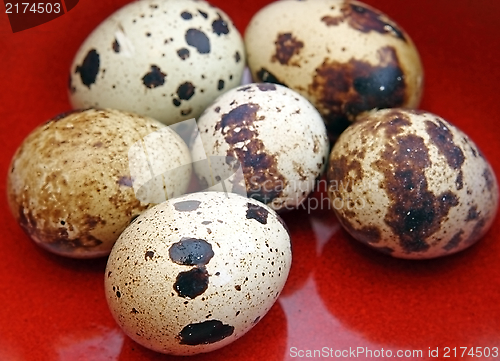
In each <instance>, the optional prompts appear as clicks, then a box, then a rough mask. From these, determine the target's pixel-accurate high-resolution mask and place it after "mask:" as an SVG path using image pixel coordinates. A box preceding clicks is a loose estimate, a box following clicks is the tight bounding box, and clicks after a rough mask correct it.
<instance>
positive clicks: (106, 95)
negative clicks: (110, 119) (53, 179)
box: [68, 0, 245, 124]
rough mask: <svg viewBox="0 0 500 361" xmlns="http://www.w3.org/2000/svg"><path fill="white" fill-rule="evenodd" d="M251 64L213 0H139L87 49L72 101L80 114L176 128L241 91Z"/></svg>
mask: <svg viewBox="0 0 500 361" xmlns="http://www.w3.org/2000/svg"><path fill="white" fill-rule="evenodd" d="M244 64H245V51H244V46H243V40H242V38H241V35H240V34H239V32H238V30H237V29H236V28H235V27H234V25H233V23H232V22H231V20H230V19H229V17H228V16H227V15H226V14H225V13H224V12H223V11H222V10H220V9H218V8H216V7H214V6H212V5H210V4H209V3H207V2H205V1H195V0H143V1H134V2H132V3H130V4H128V5H126V6H124V7H123V8H121V9H119V10H118V11H116V12H115V13H114V14H112V15H111V16H110V17H108V18H107V19H106V20H104V21H103V22H102V23H101V24H100V25H99V26H98V27H97V28H96V29H95V30H94V31H93V32H92V33H91V34H90V35H89V36H88V38H87V39H86V40H85V42H84V43H83V44H82V45H81V47H80V49H79V50H78V52H77V54H76V56H75V58H74V60H73V63H72V65H71V69H70V74H69V84H68V87H69V95H70V100H71V103H72V104H73V106H74V107H75V108H86V107H104V108H114V109H122V110H127V111H131V112H134V113H137V114H141V115H147V116H150V117H153V118H155V119H157V120H159V121H161V122H163V123H165V124H174V123H177V122H179V121H181V120H184V119H189V118H193V117H198V116H199V115H200V113H201V112H202V111H203V109H204V108H206V107H207V106H208V105H209V104H210V103H211V102H212V101H213V100H214V99H215V98H216V97H217V96H218V95H219V94H221V93H223V92H224V91H226V90H228V89H231V88H233V87H235V86H237V85H239V82H240V79H241V77H242V74H243V69H244Z"/></svg>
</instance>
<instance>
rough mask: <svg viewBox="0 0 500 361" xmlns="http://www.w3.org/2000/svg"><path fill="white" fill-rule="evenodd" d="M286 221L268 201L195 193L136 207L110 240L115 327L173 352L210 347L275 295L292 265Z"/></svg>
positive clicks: (241, 330) (249, 321)
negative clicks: (136, 212)
mask: <svg viewBox="0 0 500 361" xmlns="http://www.w3.org/2000/svg"><path fill="white" fill-rule="evenodd" d="M291 257H292V255H291V244H290V237H289V235H288V232H287V230H286V227H285V226H284V224H283V223H282V221H281V219H280V218H279V216H278V215H277V214H276V213H275V212H274V211H273V210H272V209H270V208H269V207H267V206H265V205H263V204H262V203H260V202H258V201H255V200H253V199H247V198H245V197H242V196H240V195H237V194H233V193H222V192H200V193H193V194H188V195H184V196H182V197H179V198H175V199H171V200H169V201H167V202H164V203H161V204H159V205H157V206H155V207H153V208H151V209H148V210H147V211H145V212H144V213H143V214H141V215H140V216H139V217H137V219H135V220H134V222H133V223H131V224H130V226H129V227H127V228H126V229H125V231H124V232H123V233H122V234H121V236H120V238H119V239H118V240H117V242H116V244H115V246H114V247H113V250H112V251H111V254H110V256H109V259H108V264H107V267H106V272H105V276H104V278H105V280H104V285H105V294H106V298H107V301H108V305H109V308H110V310H111V313H112V315H113V317H114V318H115V320H116V321H117V323H118V324H119V325H120V326H121V328H122V329H123V331H124V332H125V333H126V334H127V335H129V336H130V337H131V338H132V339H133V340H135V341H136V342H138V343H140V344H141V345H143V346H145V347H148V348H150V349H153V350H155V351H158V352H162V353H167V354H173V355H193V354H198V353H202V352H209V351H213V350H216V349H219V348H221V347H223V346H225V345H227V344H229V343H231V342H233V341H235V340H236V339H238V338H239V337H241V336H243V335H244V334H245V333H246V332H248V331H249V330H250V329H251V328H252V327H253V326H255V324H257V322H258V321H259V320H261V319H262V317H264V315H265V314H266V313H267V311H269V309H270V308H271V307H272V305H273V304H274V303H275V301H276V299H277V298H278V296H279V294H280V292H281V290H282V289H283V286H284V284H285V281H286V279H287V277H288V273H289V270H290V265H291Z"/></svg>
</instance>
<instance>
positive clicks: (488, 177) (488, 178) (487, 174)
mask: <svg viewBox="0 0 500 361" xmlns="http://www.w3.org/2000/svg"><path fill="white" fill-rule="evenodd" d="M483 178H484V180H485V182H486V188H487V189H488V191H489V192H491V191H492V190H493V187H494V186H495V180H494V178H493V175H492V174H491V171H490V170H489V168H484V171H483Z"/></svg>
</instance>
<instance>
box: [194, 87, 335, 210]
mask: <svg viewBox="0 0 500 361" xmlns="http://www.w3.org/2000/svg"><path fill="white" fill-rule="evenodd" d="M198 128H199V133H198V136H197V138H196V139H195V140H194V142H193V144H194V145H196V146H191V148H192V153H193V160H194V161H195V164H194V170H195V173H196V174H197V176H198V177H199V178H200V180H201V182H202V183H203V184H207V185H208V186H210V187H215V188H213V189H218V190H221V191H222V190H227V191H234V192H235V193H239V194H242V195H243V194H244V195H246V196H248V197H249V198H253V199H256V200H258V201H261V202H263V203H265V204H267V205H269V206H270V207H271V208H273V209H274V210H277V211H285V210H292V209H295V208H297V207H298V206H300V204H301V203H302V202H303V201H304V200H305V199H306V198H307V196H308V195H309V194H310V193H311V191H312V190H313V189H314V186H315V182H316V179H317V178H319V177H320V176H321V175H322V173H323V171H324V168H325V166H326V160H327V158H328V153H329V142H328V136H327V131H326V127H325V125H324V123H323V120H322V119H321V115H320V114H319V113H318V111H317V110H316V109H315V108H314V107H313V106H312V104H311V103H310V102H309V101H307V100H306V99H305V98H304V97H302V96H301V95H300V94H298V93H297V92H295V91H293V90H291V89H289V88H286V87H284V86H281V85H277V84H269V83H252V84H246V85H242V86H239V87H237V88H234V89H232V90H230V91H228V92H227V93H225V94H223V95H222V96H220V97H219V98H217V99H216V101H215V102H213V103H212V104H211V105H210V107H208V108H207V109H206V110H205V112H204V113H203V114H202V115H201V116H200V118H199V119H198ZM199 144H202V145H203V146H201V147H200V146H198V145H199ZM200 149H201V150H203V152H206V155H208V156H209V160H210V162H211V167H206V166H204V164H202V163H200V162H196V161H197V160H201V159H202V158H203V156H205V153H204V154H199V153H200V152H199V150H200ZM236 169H240V170H241V172H239V171H235V172H231V170H236ZM218 172H220V173H223V174H225V175H227V174H229V175H230V174H231V173H233V174H234V176H230V177H225V176H220V177H218V176H217V174H218ZM221 181H222V182H221Z"/></svg>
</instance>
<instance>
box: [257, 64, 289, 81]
mask: <svg viewBox="0 0 500 361" xmlns="http://www.w3.org/2000/svg"><path fill="white" fill-rule="evenodd" d="M256 75H257V80H259V81H262V82H265V83H274V84H279V85H285V83H283V82H282V81H281V80H279V79H278V78H276V76H274V74H272V73H271V72H270V71H268V70H267V69H265V68H262V69H260V70H259V71H258V72H257V74H256Z"/></svg>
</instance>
